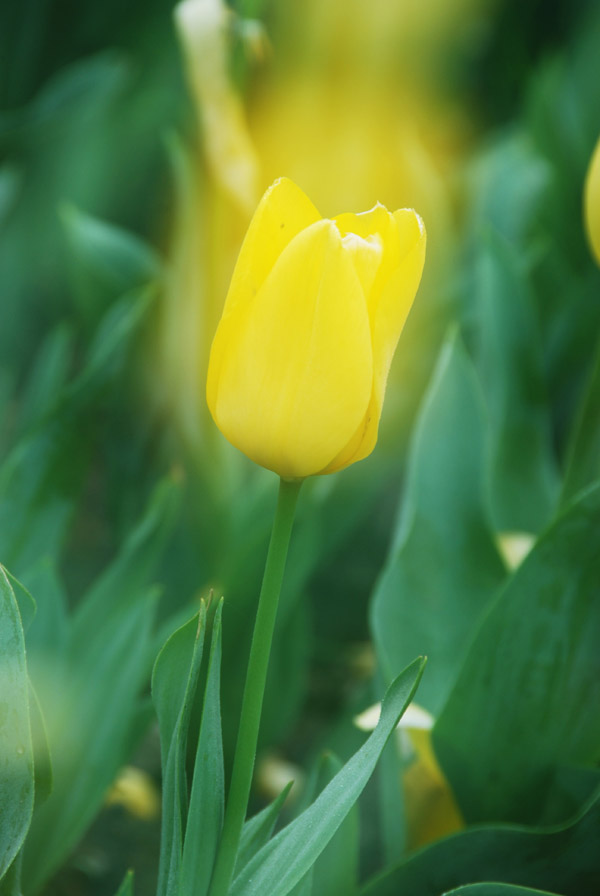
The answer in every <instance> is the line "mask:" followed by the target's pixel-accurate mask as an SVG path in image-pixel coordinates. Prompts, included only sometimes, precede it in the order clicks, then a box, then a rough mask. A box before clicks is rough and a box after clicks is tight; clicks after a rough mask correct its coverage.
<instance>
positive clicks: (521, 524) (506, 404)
mask: <svg viewBox="0 0 600 896" xmlns="http://www.w3.org/2000/svg"><path fill="white" fill-rule="evenodd" d="M475 288H476V289H477V290H478V294H479V300H480V315H481V316H480V321H479V324H480V331H479V340H478V341H479V358H478V366H479V370H480V371H481V379H482V383H483V387H484V392H485V396H486V400H487V405H488V408H489V412H490V466H489V470H490V486H491V499H492V516H493V519H494V522H495V524H496V528H497V529H499V530H508V531H522V532H538V531H539V529H540V528H541V527H542V526H543V525H544V524H545V523H547V522H548V520H549V518H550V515H551V513H552V510H553V508H554V506H555V503H556V499H557V497H558V476H557V468H556V461H555V458H554V457H553V455H552V447H551V445H552V443H551V436H550V416H549V408H548V399H547V396H546V391H545V385H544V379H543V372H542V353H541V345H540V337H539V333H538V324H537V321H536V319H535V313H534V307H533V301H532V297H531V293H530V289H529V286H528V284H527V281H526V278H525V272H524V271H523V270H522V265H519V261H518V257H517V256H516V254H515V252H514V250H512V249H511V247H510V246H509V244H508V243H507V242H505V241H504V240H503V239H502V238H501V237H499V236H498V235H496V234H494V233H493V232H491V233H489V234H488V240H487V244H486V246H485V248H484V250H483V251H482V254H481V257H480V261H479V277H478V280H477V283H476V287H475Z"/></svg>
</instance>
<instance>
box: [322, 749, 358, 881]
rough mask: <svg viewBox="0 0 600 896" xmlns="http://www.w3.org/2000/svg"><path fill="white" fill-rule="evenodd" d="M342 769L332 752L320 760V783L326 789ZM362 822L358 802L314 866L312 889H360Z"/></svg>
mask: <svg viewBox="0 0 600 896" xmlns="http://www.w3.org/2000/svg"><path fill="white" fill-rule="evenodd" d="M341 771H342V763H341V762H340V760H339V759H338V758H337V757H336V756H334V755H333V754H332V753H326V754H325V755H324V756H323V759H322V760H321V767H320V770H319V777H318V779H317V787H318V789H319V791H321V790H323V789H324V788H325V786H326V785H327V784H329V782H330V781H332V780H333V778H334V777H335V776H336V775H337V774H339V772H341ZM358 848H359V825H358V806H357V805H356V803H355V804H354V806H352V808H351V809H350V811H349V812H348V814H347V816H346V818H345V819H344V821H343V822H342V824H341V825H340V827H339V828H338V830H337V831H336V833H335V834H334V835H333V837H332V838H331V840H330V841H329V843H328V844H327V846H326V847H325V849H324V850H323V852H322V853H321V855H320V856H319V858H318V859H317V861H316V862H315V864H314V866H313V869H312V871H313V881H312V887H313V892H314V893H315V894H317V893H327V896H354V894H355V893H356V892H357V889H358Z"/></svg>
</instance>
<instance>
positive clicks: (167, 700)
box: [152, 601, 206, 896]
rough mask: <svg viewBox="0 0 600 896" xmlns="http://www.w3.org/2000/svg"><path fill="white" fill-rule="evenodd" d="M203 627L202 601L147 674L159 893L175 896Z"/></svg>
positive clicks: (204, 626)
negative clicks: (154, 743) (154, 723)
mask: <svg viewBox="0 0 600 896" xmlns="http://www.w3.org/2000/svg"><path fill="white" fill-rule="evenodd" d="M205 629H206V605H205V603H204V601H202V602H201V604H200V612H199V613H197V614H196V616H194V617H193V618H192V619H190V621H189V622H187V623H186V624H185V625H183V626H182V627H181V628H179V629H177V631H176V632H174V633H173V634H172V635H171V637H170V638H169V639H168V641H167V643H166V644H165V645H164V647H163V649H162V650H161V652H160V653H159V655H158V657H157V660H156V663H155V665H154V672H153V674H152V699H153V700H154V705H155V707H156V713H157V715H158V724H159V730H160V747H161V761H162V776H163V814H162V830H161V850H160V864H159V874H158V889H157V893H158V896H166V894H174V893H176V892H178V887H179V874H180V870H181V858H182V850H183V836H184V824H185V816H186V814H187V785H186V778H185V752H186V744H187V734H188V728H189V724H190V715H191V710H192V703H193V699H194V693H195V691H196V685H197V682H198V676H199V674H200V663H201V661H202V652H203V647H204V634H205Z"/></svg>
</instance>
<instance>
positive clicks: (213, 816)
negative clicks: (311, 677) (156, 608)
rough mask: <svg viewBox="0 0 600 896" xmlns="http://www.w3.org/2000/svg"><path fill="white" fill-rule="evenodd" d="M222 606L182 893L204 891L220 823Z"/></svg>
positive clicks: (222, 792)
mask: <svg viewBox="0 0 600 896" xmlns="http://www.w3.org/2000/svg"><path fill="white" fill-rule="evenodd" d="M222 610H223V601H222V600H221V601H220V602H219V605H218V607H217V609H216V611H215V615H214V619H213V624H212V640H211V646H210V657H209V661H208V670H207V673H206V690H205V694H204V703H203V707H202V721H201V723H200V734H199V737H198V748H197V750H196V761H195V764H194V777H193V781H192V792H191V795H190V808H189V811H188V817H187V826H186V831H185V840H184V845H183V859H182V863H181V894H182V896H204V894H205V893H207V892H208V887H209V884H210V879H211V875H212V869H213V864H214V860H215V855H216V852H217V846H218V843H219V837H220V834H221V828H222V826H223V806H224V801H225V799H224V795H225V775H224V770H223V741H222V737H221V704H220V677H221V614H222Z"/></svg>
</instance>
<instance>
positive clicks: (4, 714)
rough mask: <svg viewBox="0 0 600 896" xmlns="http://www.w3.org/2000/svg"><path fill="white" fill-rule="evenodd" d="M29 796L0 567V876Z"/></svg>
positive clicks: (13, 642)
mask: <svg viewBox="0 0 600 896" xmlns="http://www.w3.org/2000/svg"><path fill="white" fill-rule="evenodd" d="M33 796H34V771H33V746H32V740H31V727H30V721H29V684H28V681H27V667H26V663H25V640H24V637H23V626H22V624H21V617H20V615H19V610H18V607H17V602H16V600H15V596H14V593H13V590H12V588H11V587H10V584H9V581H8V579H7V577H6V575H5V573H4V570H3V569H2V568H0V878H2V877H3V876H4V874H5V873H6V871H7V869H8V868H9V866H10V865H11V864H12V862H13V860H14V858H15V856H16V855H17V853H18V851H19V849H20V848H21V845H22V843H23V841H24V839H25V836H26V834H27V830H28V828H29V824H30V821H31V814H32V811H33Z"/></svg>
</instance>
